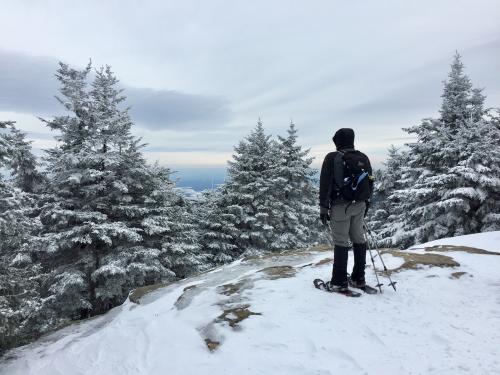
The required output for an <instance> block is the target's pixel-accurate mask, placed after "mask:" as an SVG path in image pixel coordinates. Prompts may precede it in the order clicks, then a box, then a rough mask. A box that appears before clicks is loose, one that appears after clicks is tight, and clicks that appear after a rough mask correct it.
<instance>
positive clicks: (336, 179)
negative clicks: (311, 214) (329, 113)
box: [319, 128, 373, 292]
mask: <svg viewBox="0 0 500 375" xmlns="http://www.w3.org/2000/svg"><path fill="white" fill-rule="evenodd" d="M333 142H334V143H335V146H336V148H337V151H335V152H330V153H329V154H328V155H326V157H325V159H324V161H323V165H322V167H321V176H320V191H319V202H320V203H319V204H320V219H321V221H322V223H323V224H324V225H328V222H330V228H331V231H332V237H333V242H334V257H333V270H332V279H331V281H330V282H329V283H327V288H328V289H329V290H330V291H335V292H343V291H346V290H348V285H351V286H352V287H355V288H364V287H366V282H365V264H366V250H367V244H366V238H365V233H364V226H363V219H364V216H365V215H366V212H367V211H368V207H369V199H370V197H371V195H372V193H373V176H372V167H371V164H370V160H369V159H368V157H367V156H366V155H365V154H363V153H362V152H361V151H357V150H355V148H354V130H352V129H349V128H342V129H339V130H338V131H337V132H336V133H335V135H334V136H333ZM350 243H352V247H353V252H354V267H353V270H352V273H351V276H350V279H349V280H348V278H347V259H348V250H349V248H350Z"/></svg>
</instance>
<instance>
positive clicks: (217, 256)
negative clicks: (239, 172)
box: [199, 188, 241, 266]
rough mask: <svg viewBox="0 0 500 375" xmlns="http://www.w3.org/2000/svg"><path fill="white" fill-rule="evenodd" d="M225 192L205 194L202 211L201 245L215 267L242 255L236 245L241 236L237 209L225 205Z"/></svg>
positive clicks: (217, 191)
mask: <svg viewBox="0 0 500 375" xmlns="http://www.w3.org/2000/svg"><path fill="white" fill-rule="evenodd" d="M224 198H225V197H224V194H223V190H222V189H220V188H218V189H216V190H211V191H207V192H205V193H204V194H203V200H202V201H201V202H200V203H201V210H200V215H199V218H200V227H201V233H202V236H201V245H202V246H203V248H204V249H206V251H207V253H208V254H210V261H211V263H212V264H213V265H214V266H219V265H222V264H225V263H229V262H231V261H233V260H235V259H236V258H238V256H239V255H240V254H241V251H240V250H239V248H238V246H237V245H236V241H237V238H238V236H239V229H238V228H237V227H236V225H237V220H236V219H237V216H236V215H235V213H239V212H240V210H239V208H237V207H226V206H225V205H224Z"/></svg>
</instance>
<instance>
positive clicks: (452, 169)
mask: <svg viewBox="0 0 500 375" xmlns="http://www.w3.org/2000/svg"><path fill="white" fill-rule="evenodd" d="M442 97H443V101H442V105H441V110H440V117H439V118H437V119H432V118H430V119H424V120H423V121H422V122H421V123H420V124H419V125H417V126H413V127H410V128H407V129H405V130H406V131H407V132H408V133H410V134H414V135H415V136H416V141H415V142H413V143H410V144H408V145H407V146H408V147H409V150H408V151H405V152H404V153H402V156H404V158H403V161H404V163H403V164H401V165H402V167H401V169H402V170H401V173H400V175H401V178H400V180H399V182H398V184H397V186H394V187H392V192H391V193H390V194H389V195H388V197H387V200H388V203H387V204H388V205H389V206H391V207H395V206H396V205H399V207H398V208H397V209H395V210H394V211H395V212H398V214H397V215H396V216H395V217H391V218H387V220H388V221H389V222H390V223H391V224H389V225H387V224H386V225H381V226H379V227H378V228H377V229H378V232H379V234H380V235H381V236H382V237H385V238H387V239H388V242H389V243H390V244H393V245H400V246H407V245H409V244H411V243H414V242H426V241H429V240H433V239H437V238H441V237H446V236H456V235H461V234H468V233H476V232H480V231H484V230H491V229H494V228H497V227H498V222H497V220H495V218H497V217H498V216H497V215H498V205H497V204H496V203H495V202H497V201H498V193H497V192H498V190H499V188H500V173H499V169H498V165H499V164H500V158H499V151H498V139H499V135H498V128H497V127H495V125H494V121H493V120H492V119H489V118H488V116H487V111H486V110H485V109H484V100H485V97H484V95H483V94H482V92H481V90H479V89H474V88H473V86H472V83H471V81H470V79H469V77H468V76H467V75H466V74H465V73H464V67H463V64H462V62H461V58H460V55H458V54H456V55H455V57H454V61H453V63H452V65H451V72H450V74H449V76H448V80H447V81H445V83H444V90H443V95H442Z"/></svg>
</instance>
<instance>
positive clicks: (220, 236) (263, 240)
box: [202, 120, 324, 264]
mask: <svg viewBox="0 0 500 375" xmlns="http://www.w3.org/2000/svg"><path fill="white" fill-rule="evenodd" d="M308 152H309V150H303V149H302V147H301V146H299V145H297V131H296V129H295V126H294V125H293V124H291V125H290V128H289V130H288V136H287V137H279V138H278V142H276V141H274V140H272V139H271V137H270V136H269V135H266V134H265V131H264V128H263V125H262V122H261V121H260V120H259V121H258V123H257V126H256V127H255V129H254V130H253V131H252V132H251V133H250V134H249V135H248V136H247V137H246V138H245V139H243V140H242V141H241V142H240V143H239V144H238V146H236V147H235V153H234V155H233V161H231V162H230V163H229V170H228V175H229V178H228V180H227V181H226V182H225V183H224V184H223V185H222V186H220V187H219V188H218V189H217V190H215V191H213V192H210V193H207V194H206V196H205V204H204V210H203V215H202V230H203V246H204V248H206V249H208V251H209V252H210V253H211V254H212V260H213V262H214V264H221V263H224V262H227V261H230V260H233V259H235V258H237V257H238V256H239V255H241V254H242V253H245V254H253V253H260V252H263V251H280V250H285V249H290V248H295V247H302V246H305V245H308V244H311V243H313V242H314V241H318V240H321V239H323V240H324V238H323V237H322V236H324V230H322V228H321V227H320V225H319V223H318V219H317V217H318V215H317V207H316V201H317V188H316V186H315V185H314V181H313V175H314V171H313V170H312V169H311V168H310V164H311V162H312V158H309V157H308Z"/></svg>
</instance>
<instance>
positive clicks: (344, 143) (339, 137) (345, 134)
mask: <svg viewBox="0 0 500 375" xmlns="http://www.w3.org/2000/svg"><path fill="white" fill-rule="evenodd" d="M332 139H333V142H334V143H335V146H336V147H337V149H338V150H342V149H344V148H354V130H352V129H351V128H342V129H339V130H337V132H336V133H335V135H334V136H333V138H332Z"/></svg>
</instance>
